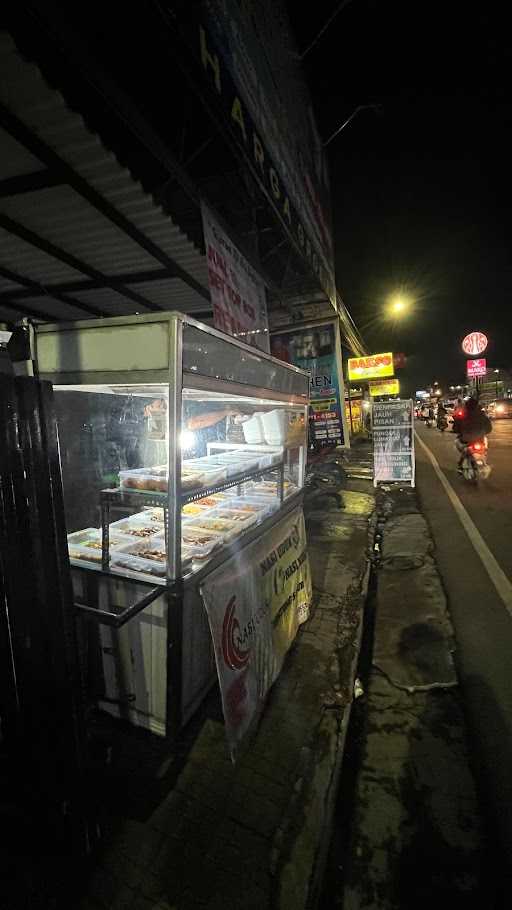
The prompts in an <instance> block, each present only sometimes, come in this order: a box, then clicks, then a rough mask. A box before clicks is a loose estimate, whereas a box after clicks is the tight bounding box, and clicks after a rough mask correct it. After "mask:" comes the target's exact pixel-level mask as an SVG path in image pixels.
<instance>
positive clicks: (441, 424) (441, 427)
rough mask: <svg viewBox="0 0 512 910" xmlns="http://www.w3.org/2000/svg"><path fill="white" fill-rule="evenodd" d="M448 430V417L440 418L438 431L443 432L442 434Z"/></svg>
mask: <svg viewBox="0 0 512 910" xmlns="http://www.w3.org/2000/svg"><path fill="white" fill-rule="evenodd" d="M447 428H448V420H447V418H446V417H439V418H438V420H437V429H438V430H441V433H444V431H445V430H446V429H447Z"/></svg>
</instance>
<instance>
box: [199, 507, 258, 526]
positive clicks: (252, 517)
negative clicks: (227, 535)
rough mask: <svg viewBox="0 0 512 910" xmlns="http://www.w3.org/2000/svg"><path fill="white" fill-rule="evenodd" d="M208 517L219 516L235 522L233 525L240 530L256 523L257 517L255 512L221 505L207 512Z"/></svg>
mask: <svg viewBox="0 0 512 910" xmlns="http://www.w3.org/2000/svg"><path fill="white" fill-rule="evenodd" d="M209 517H211V518H212V519H215V520H216V519H218V518H220V519H221V521H224V520H226V521H232V522H234V523H235V527H236V526H239V527H240V529H241V530H245V529H246V528H249V527H250V526H251V525H253V524H256V520H257V517H258V513H257V512H250V511H247V510H245V511H243V510H242V509H235V508H230V509H228V508H226V507H222V508H221V509H215V510H214V511H213V512H211V513H210V514H209Z"/></svg>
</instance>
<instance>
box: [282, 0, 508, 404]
mask: <svg viewBox="0 0 512 910" xmlns="http://www.w3.org/2000/svg"><path fill="white" fill-rule="evenodd" d="M338 5H339V0H317V2H315V3H314V4H307V5H304V6H303V5H302V4H300V5H299V4H298V3H297V2H289V4H288V10H289V15H290V19H291V21H292V25H293V28H294V32H295V37H296V40H297V44H298V47H299V50H302V49H304V48H305V47H306V46H307V45H308V44H309V43H310V41H311V40H312V39H313V38H314V37H315V35H316V34H317V33H318V31H319V30H320V28H321V27H322V26H323V25H324V23H325V22H326V20H327V19H328V18H329V16H330V15H331V13H332V12H333V11H334V9H336V7H337V6H338ZM510 46H511V45H510V41H509V30H508V25H507V22H506V16H505V5H504V4H503V5H502V4H498V3H495V2H490V3H487V4H486V5H485V7H484V5H483V4H481V5H479V6H478V7H477V6H476V5H475V6H473V5H471V4H466V3H462V2H451V3H450V2H446V0H445V2H444V3H438V2H431V3H424V2H423V3H422V2H413V3H411V2H402V0H398V2H386V3H384V2H382V0H352V2H350V3H348V4H347V5H346V7H345V8H344V9H343V10H342V11H341V12H340V14H339V15H338V16H337V18H336V19H335V20H334V22H333V24H332V25H331V26H330V28H329V30H328V31H327V32H326V33H325V35H324V37H323V38H321V39H320V41H319V42H318V44H317V45H316V47H315V48H314V49H313V50H312V51H311V52H310V53H309V54H308V55H307V56H306V58H305V61H304V64H305V69H306V75H307V78H308V82H309V85H310V88H311V90H312V93H313V99H314V107H315V111H316V115H317V120H318V125H319V129H320V133H321V135H322V136H323V137H324V138H327V137H329V136H330V135H331V134H332V132H334V130H335V129H336V127H337V126H338V125H339V124H341V123H342V122H343V121H344V120H345V119H346V118H347V117H348V116H349V115H350V114H351V113H352V111H353V110H354V108H355V107H356V106H357V105H359V104H368V103H377V104H379V105H382V113H381V114H378V113H374V112H373V111H370V110H366V111H362V112H360V113H359V114H358V115H357V117H355V118H354V120H353V121H352V122H351V123H350V124H349V126H347V127H346V129H345V130H343V131H342V132H341V133H340V135H339V136H338V137H337V138H336V139H334V140H333V141H332V142H331V143H330V145H329V147H328V152H329V159H330V169H331V184H332V203H333V220H334V236H335V249H336V274H337V283H338V287H339V289H340V290H341V293H342V295H343V298H344V300H345V302H346V304H347V306H348V308H349V310H350V311H351V313H352V315H353V317H354V319H355V320H356V322H357V324H358V326H359V327H360V329H361V330H362V332H363V334H364V337H365V340H366V341H367V346H368V348H369V349H370V351H378V350H383V349H387V350H389V349H390V348H392V349H393V350H395V351H403V352H405V353H406V355H407V357H408V363H407V368H406V370H405V371H403V374H402V379H403V380H404V383H403V388H404V390H406V391H407V392H408V393H410V392H413V391H414V389H418V388H424V387H425V385H426V384H430V383H432V382H433V381H434V380H438V381H439V382H440V383H442V384H447V383H459V382H462V381H463V379H464V366H465V357H464V355H463V354H462V352H460V340H461V338H462V337H463V335H464V334H466V332H467V331H472V330H481V331H484V332H485V333H486V334H488V336H489V338H490V340H491V344H490V345H489V349H488V352H487V356H488V361H489V366H493V367H494V366H498V367H511V366H512V304H511V298H512V260H511V256H510V246H511V244H510V239H509V237H510V232H509V222H510V218H511V214H510V213H511V203H512V194H511V192H510V184H511V174H512V155H511V150H512V149H511V146H512V143H511V130H512V100H511V99H512V96H511V93H510V77H511V65H510V64H511V59H510V58H511V50H510ZM397 288H401V289H404V290H408V291H409V292H411V293H412V294H413V296H414V297H415V298H416V305H415V309H414V313H413V314H411V316H410V317H409V319H408V320H407V321H404V322H403V323H401V324H400V325H395V326H393V325H392V324H390V323H389V322H386V321H385V320H384V318H383V308H384V304H385V301H386V296H387V295H388V294H389V292H392V291H393V290H395V289H397Z"/></svg>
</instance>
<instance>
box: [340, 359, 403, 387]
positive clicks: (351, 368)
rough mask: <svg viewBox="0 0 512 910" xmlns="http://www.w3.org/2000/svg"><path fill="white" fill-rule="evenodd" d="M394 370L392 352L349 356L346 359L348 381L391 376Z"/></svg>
mask: <svg viewBox="0 0 512 910" xmlns="http://www.w3.org/2000/svg"><path fill="white" fill-rule="evenodd" d="M394 372H395V369H394V364H393V354H368V355H367V356H366V357H350V359H349V361H348V378H349V380H350V382H358V381H361V380H366V379H381V378H382V377H383V376H393V375H394Z"/></svg>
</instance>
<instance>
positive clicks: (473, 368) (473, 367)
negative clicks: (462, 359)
mask: <svg viewBox="0 0 512 910" xmlns="http://www.w3.org/2000/svg"><path fill="white" fill-rule="evenodd" d="M466 369H467V372H468V379H474V378H475V377H476V376H485V374H486V373H487V360H486V359H485V357H481V358H480V360H468V361H466Z"/></svg>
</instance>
